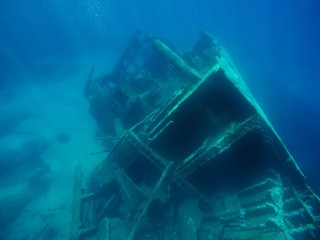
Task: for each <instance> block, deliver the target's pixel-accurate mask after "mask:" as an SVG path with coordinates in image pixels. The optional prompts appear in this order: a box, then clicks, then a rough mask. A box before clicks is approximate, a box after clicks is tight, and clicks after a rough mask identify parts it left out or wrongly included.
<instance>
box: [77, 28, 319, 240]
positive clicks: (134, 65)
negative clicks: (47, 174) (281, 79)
mask: <svg viewBox="0 0 320 240" xmlns="http://www.w3.org/2000/svg"><path fill="white" fill-rule="evenodd" d="M85 95H86V97H87V99H88V101H89V103H90V106H91V113H92V114H93V116H94V117H95V119H96V121H97V123H98V125H99V126H100V128H101V129H102V130H103V131H105V132H106V133H107V134H108V136H109V137H108V138H106V139H108V141H109V142H108V144H109V146H111V148H110V153H109V154H108V157H107V158H106V159H105V161H103V162H102V163H101V164H100V165H99V166H98V167H97V168H96V169H95V170H94V171H93V172H92V174H91V177H90V178H89V181H88V182H87V183H83V182H82V179H81V174H80V172H79V171H77V174H76V177H75V189H74V210H73V221H72V232H71V239H107V240H120V239H123V240H127V239H129V240H133V239H137V240H143V239H152V240H162V239H163V240H169V239H170V240H171V239H173V240H195V239H199V240H202V239H203V240H207V239H208V240H209V239H224V240H227V239H230V240H231V239H239V240H245V239H246V240H249V239H266V240H267V239H268V240H269V239H288V240H289V239H320V229H319V226H320V203H319V199H318V197H317V196H316V195H315V194H314V193H313V192H312V191H311V189H310V188H309V187H308V186H307V185H306V183H305V177H304V176H303V174H302V173H301V171H300V170H299V168H298V166H297V165H296V162H295V160H294V159H293V158H292V156H291V155H290V153H289V152H288V150H287V149H286V148H285V146H284V145H283V143H282V141H281V139H280V138H279V136H278V135H277V133H276V132H275V130H274V129H273V128H272V126H271V124H270V123H269V121H268V120H267V118H266V116H265V115H264V114H263V111H262V110H261V108H260V107H259V106H258V104H257V103H256V101H255V100H254V98H253V97H252V95H251V93H250V92H249V90H248V88H247V86H246V84H245V83H244V81H243V80H242V78H241V77H240V75H239V73H238V72H237V70H236V68H235V66H234V65H233V64H232V62H231V60H230V59H229V57H228V55H227V54H226V52H225V50H224V49H223V48H222V47H221V46H220V45H219V44H218V43H217V42H215V41H214V40H213V39H212V38H211V37H210V36H209V35H208V34H206V33H202V34H201V36H200V37H199V39H198V40H197V41H196V42H195V44H194V45H193V46H192V47H191V48H190V49H189V50H188V51H186V52H185V53H184V54H179V53H177V52H175V51H174V50H172V49H171V48H170V47H169V46H168V45H167V44H166V43H165V42H164V41H163V40H161V39H160V38H157V37H155V36H152V35H145V34H142V33H139V32H137V33H136V34H135V35H134V36H133V38H132V40H131V42H130V43H129V44H128V46H127V48H126V49H125V50H124V52H123V53H122V55H121V56H120V58H119V60H118V62H117V64H116V66H115V68H114V70H113V71H112V73H110V75H108V76H104V77H100V78H94V77H93V73H91V74H90V76H89V78H88V82H87V84H86V86H85ZM106 141H107V140H106Z"/></svg>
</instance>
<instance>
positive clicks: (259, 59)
mask: <svg viewBox="0 0 320 240" xmlns="http://www.w3.org/2000/svg"><path fill="white" fill-rule="evenodd" d="M137 29H141V30H143V31H145V32H148V33H152V34H155V35H158V36H161V37H162V38H164V39H167V40H168V41H169V42H170V43H171V44H172V46H174V47H175V48H176V49H177V50H178V51H184V50H186V49H187V48H188V47H189V46H190V45H191V44H192V42H193V41H194V40H195V39H196V38H197V36H198V32H199V30H204V31H206V32H208V33H210V34H211V35H212V36H214V37H215V38H217V39H218V40H219V41H220V42H221V43H222V45H223V46H224V47H225V48H226V49H227V51H228V52H229V54H230V55H231V57H232V59H233V61H234V63H235V65H236V66H237V67H238V69H239V71H240V73H241V74H242V76H243V78H244V79H245V81H246V82H247V84H248V85H249V87H250V89H251V90H252V93H253V95H254V96H255V97H256V99H257V100H258V102H259V103H260V105H261V106H262V108H263V109H264V111H265V112H266V115H267V116H268V118H269V119H270V121H271V122H272V124H273V125H274V127H275V129H276V130H277V131H278V133H279V135H280V136H281V138H282V139H283V141H284V143H285V144H286V146H287V147H288V149H289V151H290V152H291V153H292V154H293V156H294V158H295V159H296V161H297V162H298V164H299V166H300V167H301V168H302V170H303V172H304V173H305V175H306V176H307V178H308V182H309V184H310V185H311V186H312V188H313V189H314V190H315V191H316V192H317V193H318V194H319V193H320V184H319V183H320V175H319V173H318V172H319V169H320V162H319V156H320V138H319V136H320V102H319V99H320V96H319V94H320V82H319V80H320V79H319V78H320V77H319V76H320V75H319V71H320V44H319V43H320V1H318V0H303V1H300V0H282V1H279V0H257V1H254V0H223V1H217V0H212V1H209V0H185V1H180V0H109V1H103V0H78V1H74V0H30V1H23V0H10V1H5V0H0V84H1V85H0V88H1V92H2V91H3V92H4V90H5V89H7V88H10V87H14V86H17V87H18V86H19V85H20V84H22V82H24V84H25V81H27V82H28V81H29V82H30V83H31V84H39V81H41V80H39V79H42V78H43V76H46V75H48V74H53V73H55V72H59V73H60V72H68V73H71V74H72V72H73V71H79V69H76V68H77V66H76V65H74V64H72V62H77V61H79V59H81V58H84V57H88V56H91V58H92V59H94V58H95V56H97V60H96V61H97V62H98V61H99V63H97V62H94V61H92V64H93V65H94V64H99V65H100V66H104V61H105V62H108V61H109V60H110V59H114V58H116V56H117V55H118V54H120V53H121V51H122V49H123V48H124V47H125V45H126V43H127V42H128V40H129V38H130V36H131V35H132V34H133V33H134V32H135V30H137ZM53 63H54V64H53ZM65 63H68V64H65ZM90 67H91V65H88V67H87V68H83V69H80V70H81V71H83V73H84V74H83V76H85V75H86V74H87V73H88V72H89V69H90ZM101 69H102V71H103V67H102V68H101ZM108 69H110V65H108V66H107V65H106V68H105V71H107V70H108ZM20 73H23V74H27V75H28V76H29V77H28V79H22V78H21V75H20ZM18 76H20V77H18ZM46 79H47V80H46V81H56V80H54V78H53V79H51V80H50V78H46ZM48 79H49V80H48ZM70 87H71V88H72V85H70ZM70 90H71V89H70ZM64 91H68V89H65V90H64ZM54 96H55V95H54V94H53V99H52V101H54V100H55V99H54ZM57 96H58V94H57ZM14 97H19V96H11V95H10V94H2V95H1V98H0V102H6V100H8V99H6V98H14ZM25 101H28V99H25ZM79 107H80V106H79ZM2 117H3V116H2ZM0 128H1V126H0Z"/></svg>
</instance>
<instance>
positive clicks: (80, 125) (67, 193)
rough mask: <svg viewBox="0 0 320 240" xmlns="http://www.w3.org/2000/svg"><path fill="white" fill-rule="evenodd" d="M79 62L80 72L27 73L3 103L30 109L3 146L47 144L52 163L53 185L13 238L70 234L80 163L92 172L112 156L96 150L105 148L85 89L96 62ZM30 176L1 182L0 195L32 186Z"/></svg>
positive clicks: (14, 109) (45, 158) (15, 225)
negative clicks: (97, 137)
mask: <svg viewBox="0 0 320 240" xmlns="http://www.w3.org/2000/svg"><path fill="white" fill-rule="evenodd" d="M78 65H79V67H78V68H77V69H78V70H77V71H75V72H72V73H70V72H69V73H68V74H65V75H64V74H59V75H57V76H43V77H42V79H37V80H36V81H34V79H32V77H30V76H28V77H26V76H24V81H23V83H21V84H18V85H15V86H14V87H12V89H10V91H11V93H12V94H10V95H12V97H11V99H10V100H8V99H7V101H2V103H1V105H0V112H2V113H3V114H16V113H19V114H20V113H28V114H27V117H25V118H22V120H21V119H20V120H21V121H19V122H18V123H17V125H16V126H14V128H13V130H12V131H11V132H10V133H8V134H6V135H4V136H2V137H1V138H0V145H1V148H0V151H1V150H4V149H5V150H7V149H9V150H10V149H11V150H12V149H19V147H20V146H21V145H23V144H24V143H25V142H28V141H33V140H37V141H44V142H46V143H47V147H46V150H45V151H44V152H43V154H42V155H41V158H42V162H43V163H44V164H45V165H46V166H47V167H48V171H47V173H45V177H46V179H48V181H49V184H48V188H47V189H46V190H45V189H43V192H41V191H40V192H41V193H40V194H39V195H38V196H37V197H35V198H34V199H33V200H32V201H30V202H29V203H28V204H27V205H26V206H25V207H24V208H23V211H22V212H21V213H20V214H19V216H17V217H16V219H15V220H14V221H13V222H12V223H11V224H10V227H9V229H10V230H9V232H10V235H9V236H8V237H9V239H12V240H18V239H25V240H28V239H67V238H68V234H69V224H70V220H71V204H72V191H73V177H74V168H75V166H77V165H78V164H80V163H81V166H82V169H83V171H84V175H88V174H89V172H90V171H91V170H92V169H93V168H94V167H95V166H96V165H97V164H98V163H99V162H101V161H102V160H103V159H105V157H106V155H105V154H92V153H93V152H99V151H103V150H104V149H103V147H102V145H101V143H100V142H99V141H97V140H95V132H96V131H97V126H96V124H95V122H94V120H93V118H92V117H91V115H90V113H89V106H88V103H87V101H86V99H85V98H84V97H83V94H82V93H83V87H84V84H85V81H86V77H87V75H88V73H89V71H90V67H91V65H90V64H87V61H84V62H83V63H81V64H78ZM81 66H83V67H81ZM20 77H21V76H20ZM46 77H48V79H50V81H47V80H48V79H46ZM28 78H29V79H28ZM55 78H56V80H55ZM2 99H3V98H2ZM0 161H1V160H0ZM26 161H27V160H26ZM26 166H27V167H26V168H25V171H24V172H26V171H29V170H30V171H32V169H31V168H32V166H30V169H28V164H26ZM24 181H25V179H24V178H23V177H21V179H20V180H19V177H17V176H15V180H14V181H12V182H10V181H9V182H8V181H7V184H6V185H5V186H3V187H1V186H0V188H1V189H0V198H1V196H2V197H4V196H6V195H10V194H14V193H15V192H21V189H24V190H25V189H28V188H27V186H26V184H25V182H24ZM36 181H37V180H36ZM40 187H41V186H40Z"/></svg>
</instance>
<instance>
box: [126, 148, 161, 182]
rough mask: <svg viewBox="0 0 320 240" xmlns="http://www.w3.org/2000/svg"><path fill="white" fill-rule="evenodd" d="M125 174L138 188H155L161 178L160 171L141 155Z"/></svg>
mask: <svg viewBox="0 0 320 240" xmlns="http://www.w3.org/2000/svg"><path fill="white" fill-rule="evenodd" d="M125 173H126V174H127V175H128V177H129V178H130V179H131V180H132V181H133V182H134V183H135V184H136V185H137V186H140V185H145V186H153V185H154V184H155V183H156V182H157V181H158V180H159V179H160V177H161V172H160V170H159V169H158V168H157V167H156V166H155V165H154V164H153V163H152V162H151V161H150V160H148V159H147V158H146V157H144V156H142V155H141V154H139V155H138V156H137V158H136V159H135V160H133V161H132V162H131V163H130V165H129V166H128V167H127V168H126V169H125Z"/></svg>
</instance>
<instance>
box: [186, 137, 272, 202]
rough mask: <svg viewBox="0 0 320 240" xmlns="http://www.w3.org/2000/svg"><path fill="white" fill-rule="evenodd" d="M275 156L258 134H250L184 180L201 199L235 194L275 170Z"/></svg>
mask: <svg viewBox="0 0 320 240" xmlns="http://www.w3.org/2000/svg"><path fill="white" fill-rule="evenodd" d="M276 159H277V157H276V155H275V154H274V153H273V151H272V150H271V147H270V146H269V145H268V144H266V143H265V142H264V140H263V136H262V135H261V134H260V133H258V132H251V133H249V134H248V135H246V136H245V137H243V138H242V139H240V140H239V141H238V142H237V143H235V144H234V145H233V146H232V147H231V148H230V149H228V150H227V151H226V152H224V153H222V154H221V155H219V156H217V157H216V158H214V159H212V160H210V161H209V162H207V163H206V164H204V165H203V166H201V167H199V168H198V169H197V170H196V171H194V172H193V173H191V174H190V175H189V176H187V180H188V181H189V182H190V183H192V184H193V185H194V186H195V187H196V188H197V189H198V190H199V191H200V192H202V193H203V194H204V195H206V196H208V197H211V196H212V195H213V194H215V193H217V192H220V191H226V190H234V189H238V188H241V187H244V186H246V185H247V184H248V183H250V182H251V181H253V180H254V179H256V178H259V177H260V176H261V175H262V173H264V172H265V171H267V170H268V169H269V168H270V167H271V168H272V167H274V166H275V162H276Z"/></svg>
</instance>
